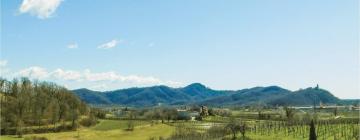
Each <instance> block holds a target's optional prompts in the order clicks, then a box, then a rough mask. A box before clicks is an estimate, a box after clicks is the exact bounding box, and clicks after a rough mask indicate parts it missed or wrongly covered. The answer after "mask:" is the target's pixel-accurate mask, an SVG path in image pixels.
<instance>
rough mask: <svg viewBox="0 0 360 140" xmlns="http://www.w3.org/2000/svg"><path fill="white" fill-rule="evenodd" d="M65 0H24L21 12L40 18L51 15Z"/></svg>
mask: <svg viewBox="0 0 360 140" xmlns="http://www.w3.org/2000/svg"><path fill="white" fill-rule="evenodd" d="M62 1H63V0H23V2H22V3H21V6H20V8H19V12H20V13H29V14H31V15H34V16H37V17H38V18H40V19H46V18H49V17H51V16H52V15H53V14H54V13H55V11H56V9H57V8H58V7H59V5H60V4H61V2H62Z"/></svg>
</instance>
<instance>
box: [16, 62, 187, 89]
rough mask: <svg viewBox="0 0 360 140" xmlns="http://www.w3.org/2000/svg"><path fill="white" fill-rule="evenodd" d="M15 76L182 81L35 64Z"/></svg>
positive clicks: (143, 82) (157, 82) (148, 82)
mask: <svg viewBox="0 0 360 140" xmlns="http://www.w3.org/2000/svg"><path fill="white" fill-rule="evenodd" d="M14 77H29V78H32V79H41V80H61V81H75V82H94V83H97V84H99V83H102V82H123V83H131V84H135V85H136V84H139V85H160V84H164V85H180V84H181V83H179V82H175V81H163V80H160V79H158V78H155V77H152V76H139V75H120V74H118V73H116V72H114V71H108V72H92V71H91V70H89V69H85V70H83V71H74V70H64V69H60V68H59V69H55V70H53V71H48V70H47V69H45V68H42V67H38V66H33V67H29V68H25V69H22V70H20V71H18V72H16V73H14Z"/></svg>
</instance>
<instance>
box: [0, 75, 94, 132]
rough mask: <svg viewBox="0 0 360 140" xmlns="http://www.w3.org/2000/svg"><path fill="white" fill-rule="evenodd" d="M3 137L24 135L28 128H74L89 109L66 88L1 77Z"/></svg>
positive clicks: (0, 97) (88, 112) (41, 82)
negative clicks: (5, 135) (6, 135)
mask: <svg viewBox="0 0 360 140" xmlns="http://www.w3.org/2000/svg"><path fill="white" fill-rule="evenodd" d="M0 105H1V119H0V121H1V122H0V124H1V126H0V127H1V134H14V133H15V134H17V135H18V136H20V137H21V136H22V135H23V134H24V133H25V130H28V129H26V128H29V127H31V128H35V127H34V126H38V127H37V128H39V129H41V128H43V129H45V128H44V127H45V126H46V129H48V128H49V126H50V128H53V129H54V130H56V129H59V128H61V129H74V128H76V127H77V125H78V120H79V118H80V116H81V115H89V114H91V113H90V109H89V108H88V107H87V105H86V104H85V103H84V102H82V101H80V100H79V99H78V98H77V97H76V96H75V95H73V93H72V92H71V91H69V90H67V89H66V88H65V87H62V86H59V85H56V84H54V83H51V82H43V81H37V80H34V81H31V80H29V79H28V78H20V79H13V80H12V81H8V80H6V79H3V78H0Z"/></svg>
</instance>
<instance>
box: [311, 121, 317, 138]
mask: <svg viewBox="0 0 360 140" xmlns="http://www.w3.org/2000/svg"><path fill="white" fill-rule="evenodd" d="M309 140H316V131H315V124H314V120H311V122H310V134H309Z"/></svg>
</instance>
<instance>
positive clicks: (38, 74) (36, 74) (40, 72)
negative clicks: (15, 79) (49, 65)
mask: <svg viewBox="0 0 360 140" xmlns="http://www.w3.org/2000/svg"><path fill="white" fill-rule="evenodd" d="M15 75H16V76H20V77H29V78H35V79H45V78H47V77H49V73H48V71H47V70H46V69H44V68H41V67H37V66H34V67H29V68H26V69H23V70H20V71H19V72H17V73H16V74H15Z"/></svg>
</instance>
